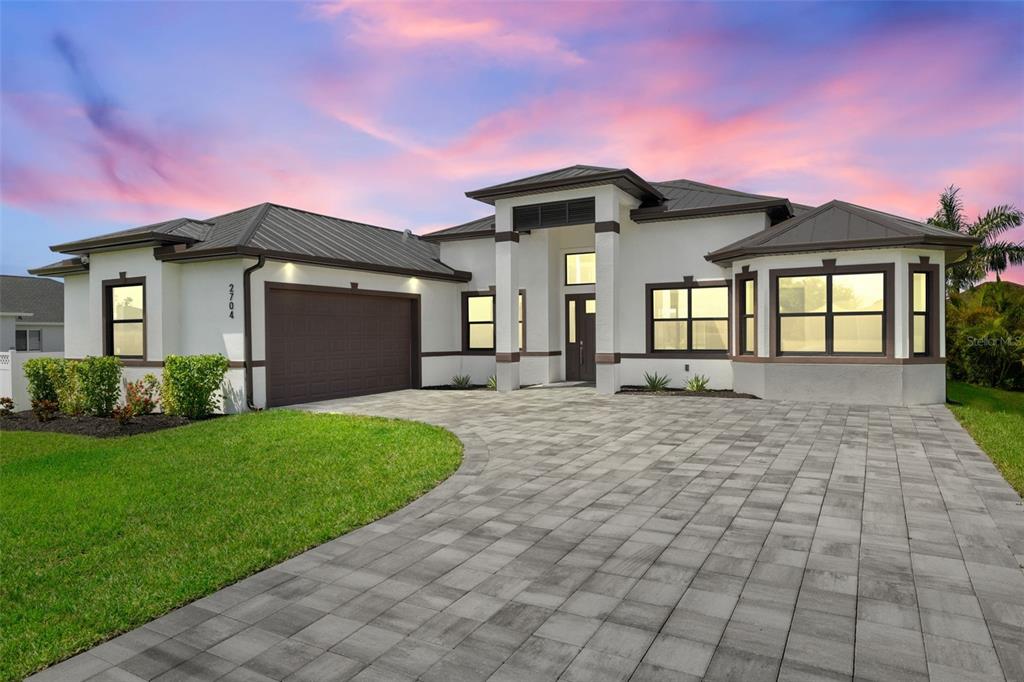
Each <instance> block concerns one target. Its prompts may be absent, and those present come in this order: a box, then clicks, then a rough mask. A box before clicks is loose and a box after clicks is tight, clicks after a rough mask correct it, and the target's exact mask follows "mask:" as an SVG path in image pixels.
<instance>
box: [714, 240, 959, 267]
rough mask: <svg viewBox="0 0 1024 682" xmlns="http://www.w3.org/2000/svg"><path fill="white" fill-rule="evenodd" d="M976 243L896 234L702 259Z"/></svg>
mask: <svg viewBox="0 0 1024 682" xmlns="http://www.w3.org/2000/svg"><path fill="white" fill-rule="evenodd" d="M977 243H978V240H977V239H976V238H974V237H966V236H963V235H960V236H956V237H949V238H945V237H937V236H930V235H928V236H921V237H900V238H895V239H859V240H857V239H854V240H844V241H841V242H821V243H818V244H794V245H779V246H750V247H742V248H736V249H730V250H729V251H712V252H710V253H708V254H706V255H705V256H704V259H705V260H707V261H709V262H711V263H716V264H721V263H725V264H728V263H731V262H732V261H734V260H737V259H739V258H747V257H758V256H775V255H783V254H788V253H814V252H821V251H850V250H854V249H884V248H905V247H913V246H939V247H943V248H945V249H946V250H954V251H959V250H960V249H969V248H970V247H971V246H974V245H975V244H977Z"/></svg>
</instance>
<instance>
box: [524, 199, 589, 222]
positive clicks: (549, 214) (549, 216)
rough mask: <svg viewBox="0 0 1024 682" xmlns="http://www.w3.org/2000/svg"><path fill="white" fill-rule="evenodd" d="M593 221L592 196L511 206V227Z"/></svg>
mask: <svg viewBox="0 0 1024 682" xmlns="http://www.w3.org/2000/svg"><path fill="white" fill-rule="evenodd" d="M592 222H594V198H593V197H588V198H586V199H573V200H571V201H551V202H548V203H545V204H530V205H529V206H515V207H513V208H512V228H513V229H515V230H534V229H538V228H544V227H561V226H563V225H584V224H586V223H592Z"/></svg>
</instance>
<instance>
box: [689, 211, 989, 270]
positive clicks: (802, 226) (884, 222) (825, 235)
mask: <svg viewBox="0 0 1024 682" xmlns="http://www.w3.org/2000/svg"><path fill="white" fill-rule="evenodd" d="M976 243H977V240H976V239H975V238H974V237H968V236H965V235H962V234H958V233H956V232H951V231H949V230H945V229H943V228H941V227H936V226H934V225H928V224H927V223H921V222H918V221H916V220H911V219H909V218H902V217H900V216H895V215H892V214H890V213H883V212H881V211H876V210H873V209H870V208H865V207H863V206H857V205H856V204H850V203H847V202H845V201H839V200H832V201H830V202H828V203H827V204H822V205H821V206H819V207H817V208H815V209H813V210H810V211H807V212H804V213H802V214H801V215H798V216H796V217H794V218H790V219H789V220H786V221H785V222H782V223H779V224H778V225H776V226H774V227H771V228H768V229H767V230H764V231H763V232H757V233H756V234H753V235H751V236H749V237H746V238H744V239H741V240H739V241H737V242H733V243H732V244H729V245H728V246H724V247H722V248H720V249H717V250H715V251H712V252H711V253H709V254H707V256H705V258H707V259H708V260H709V261H713V262H715V263H723V262H731V261H733V260H735V259H736V258H741V257H744V256H754V255H765V254H778V253H800V252H806V251H832V250H837V249H867V248H883V247H887V246H888V247H891V246H922V245H934V246H942V247H944V248H947V249H949V250H954V251H961V250H963V249H966V248H969V247H970V246H973V245H974V244H976Z"/></svg>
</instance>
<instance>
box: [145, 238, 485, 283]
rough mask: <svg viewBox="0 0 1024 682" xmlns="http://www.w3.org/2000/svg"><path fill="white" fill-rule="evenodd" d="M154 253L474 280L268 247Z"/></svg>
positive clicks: (166, 257) (168, 257) (457, 273)
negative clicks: (255, 259) (270, 261)
mask: <svg viewBox="0 0 1024 682" xmlns="http://www.w3.org/2000/svg"><path fill="white" fill-rule="evenodd" d="M153 255H154V256H155V257H156V259H157V260H161V261H169V262H181V261H198V260H218V259H224V258H246V257H248V258H257V257H259V256H263V257H264V258H267V259H269V260H277V261H288V262H292V263H305V264H307V265H324V266H327V267H333V268H346V269H349V270H364V271H367V272H382V273H386V274H389V275H407V276H409V277H422V278H423V279H437V280H443V281H448V282H468V281H469V280H471V279H473V273H471V272H466V271H464V270H452V274H450V275H449V274H445V273H443V272H431V271H429V270H417V269H416V268H401V267H397V266H393V265H380V264H377V263H361V262H358V261H349V260H343V259H340V258H326V257H322V256H311V255H308V254H302V253H287V252H285V251H268V250H266V249H257V248H254V247H251V246H225V247H220V248H216V249H202V250H199V251H191V250H187V249H186V250H184V251H175V250H173V249H158V250H156V251H155V252H154V254H153Z"/></svg>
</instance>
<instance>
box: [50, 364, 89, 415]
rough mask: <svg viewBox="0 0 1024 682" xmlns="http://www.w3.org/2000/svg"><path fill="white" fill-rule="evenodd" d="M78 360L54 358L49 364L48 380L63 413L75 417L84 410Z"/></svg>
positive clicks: (83, 396)
mask: <svg viewBox="0 0 1024 682" xmlns="http://www.w3.org/2000/svg"><path fill="white" fill-rule="evenodd" d="M78 365H79V361H78V360H64V359H55V361H54V363H53V364H52V365H50V381H51V382H52V383H53V386H54V388H56V389H57V405H58V407H59V408H60V411H61V412H63V413H64V414H67V415H71V416H73V417H77V416H78V415H80V414H82V413H83V412H85V409H86V404H85V394H84V393H83V392H82V378H81V374H79V371H78V369H79V367H78Z"/></svg>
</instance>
